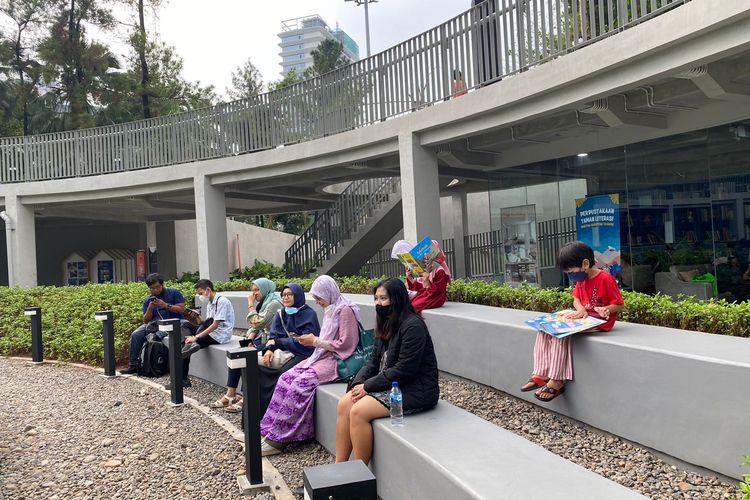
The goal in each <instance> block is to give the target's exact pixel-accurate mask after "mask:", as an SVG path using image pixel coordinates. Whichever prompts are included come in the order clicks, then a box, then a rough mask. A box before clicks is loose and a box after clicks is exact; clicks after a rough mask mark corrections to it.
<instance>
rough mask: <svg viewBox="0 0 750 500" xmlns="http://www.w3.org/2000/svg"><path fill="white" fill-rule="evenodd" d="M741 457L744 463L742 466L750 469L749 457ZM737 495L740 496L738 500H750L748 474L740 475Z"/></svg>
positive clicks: (749, 479)
mask: <svg viewBox="0 0 750 500" xmlns="http://www.w3.org/2000/svg"><path fill="white" fill-rule="evenodd" d="M743 457H744V458H745V461H744V462H743V463H742V465H744V466H745V467H750V455H743ZM739 493H740V494H741V495H742V497H741V499H740V500H750V473H747V474H743V475H742V481H740V489H739Z"/></svg>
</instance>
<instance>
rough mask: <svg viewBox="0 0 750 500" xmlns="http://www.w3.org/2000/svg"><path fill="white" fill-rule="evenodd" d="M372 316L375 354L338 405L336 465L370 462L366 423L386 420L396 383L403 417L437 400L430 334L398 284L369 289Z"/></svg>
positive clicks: (383, 283)
mask: <svg viewBox="0 0 750 500" xmlns="http://www.w3.org/2000/svg"><path fill="white" fill-rule="evenodd" d="M373 293H374V295H375V311H376V312H377V327H376V342H375V351H374V352H373V355H372V356H371V357H370V359H368V360H367V362H366V363H365V365H364V366H363V367H362V369H361V370H360V371H359V373H358V374H357V376H356V377H354V381H353V382H352V384H351V387H352V388H351V390H350V391H349V392H347V393H346V394H345V395H344V397H343V398H341V400H340V401H339V405H338V415H337V418H336V461H337V462H345V461H347V460H349V456H350V455H351V453H352V450H354V458H355V459H360V460H362V461H363V462H364V463H366V464H367V463H369V462H370V458H371V457H372V444H373V441H372V438H373V437H372V421H373V420H375V419H376V418H383V417H387V416H389V415H390V398H389V394H390V390H391V384H392V382H398V385H399V387H400V388H401V392H402V394H403V407H404V414H409V413H416V412H419V411H423V410H427V409H429V408H432V407H433V406H435V405H436V404H437V402H438V398H439V397H440V388H439V387H438V367H437V358H435V349H434V348H433V346H432V339H431V338H430V332H429V331H427V326H426V325H425V324H424V321H422V318H421V317H420V316H419V315H418V314H417V313H415V312H414V308H413V307H412V306H411V303H410V301H409V294H408V293H407V291H406V286H405V285H404V284H403V282H402V281H401V280H399V279H396V278H389V279H387V280H385V281H381V282H380V283H378V284H377V285H376V286H375V288H374V289H373Z"/></svg>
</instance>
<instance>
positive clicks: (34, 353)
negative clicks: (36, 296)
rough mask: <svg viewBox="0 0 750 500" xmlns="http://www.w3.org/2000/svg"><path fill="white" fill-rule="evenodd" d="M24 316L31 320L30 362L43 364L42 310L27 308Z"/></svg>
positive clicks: (39, 308)
mask: <svg viewBox="0 0 750 500" xmlns="http://www.w3.org/2000/svg"><path fill="white" fill-rule="evenodd" d="M23 314H24V316H28V317H29V319H30V320H31V362H32V363H34V364H41V363H44V349H43V346H42V308H41V307H27V308H26V309H25V310H24V311H23Z"/></svg>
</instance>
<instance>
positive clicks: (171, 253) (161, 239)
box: [149, 221, 179, 280]
mask: <svg viewBox="0 0 750 500" xmlns="http://www.w3.org/2000/svg"><path fill="white" fill-rule="evenodd" d="M149 224H151V223H150V222H149ZM174 231H175V223H174V221H164V222H157V223H156V224H154V232H155V233H156V234H155V235H154V236H155V238H156V241H155V242H154V248H156V267H157V269H158V273H159V274H160V275H161V276H162V277H163V278H165V279H168V280H170V279H174V278H179V276H177V247H176V244H175V232H174ZM150 246H151V245H149V247H150Z"/></svg>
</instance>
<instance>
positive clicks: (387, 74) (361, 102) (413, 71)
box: [0, 0, 689, 183]
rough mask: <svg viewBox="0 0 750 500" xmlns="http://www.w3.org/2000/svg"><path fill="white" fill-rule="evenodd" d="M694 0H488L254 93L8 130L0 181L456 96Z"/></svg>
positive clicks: (130, 166)
mask: <svg viewBox="0 0 750 500" xmlns="http://www.w3.org/2000/svg"><path fill="white" fill-rule="evenodd" d="M687 1H689V0H486V1H485V2H483V3H481V4H479V5H477V6H474V7H472V8H470V9H469V10H467V11H465V12H464V13H462V14H460V15H458V16H456V17H454V18H453V19H451V20H449V21H447V22H445V23H443V24H441V25H439V26H436V27H434V28H432V29H430V30H428V31H425V32H424V33H421V34H420V35H417V36H415V37H413V38H411V39H409V40H406V41H405V42H403V43H400V44H398V45H396V46H394V47H391V48H389V49H387V50H385V51H383V52H381V53H379V54H375V55H373V56H372V57H369V58H367V59H363V60H361V61H358V62H356V63H353V64H350V65H348V66H344V67H342V68H338V69H336V70H334V71H331V72H330V73H327V74H324V75H321V76H319V77H315V78H312V79H310V80H306V81H304V82H301V83H298V84H296V85H292V86H289V87H285V88H282V89H278V90H275V91H273V92H268V93H265V94H261V95H258V96H255V97H251V98H248V99H244V100H240V101H234V102H230V103H222V104H219V105H217V106H214V107H211V108H206V109H199V110H195V111H189V112H185V113H180V114H176V115H170V116H165V117H159V118H154V119H150V120H144V121H136V122H130V123H123V124H119V125H112V126H107V127H98V128H92V129H87V130H77V131H72V132H58V133H53V134H44V135H38V136H32V137H10V138H3V139H0V183H9V182H27V181H38V180H47V179H59V178H66V177H77V176H85V175H98V174H105V173H112V172H123V171H129V170H136V169H142V168H152V167H159V166H164V165H170V164H175V163H185V162H191V161H198V160H205V159H210V158H217V157H222V156H231V155H237V154H241V153H249V152H254V151H260V150H264V149H270V148H275V147H279V146H282V145H288V144H293V143H297V142H301V141H307V140H311V139H316V138H320V137H324V136H327V135H331V134H336V133H339V132H343V131H346V130H351V129H354V128H357V127H363V126H367V125H371V124H374V123H377V122H379V121H382V120H386V119H388V118H391V117H395V116H399V115H402V114H404V113H408V112H410V111H414V110H416V109H419V108H422V107H424V106H429V105H432V104H436V103H438V102H441V101H443V100H446V99H450V98H454V97H459V96H460V95H462V94H463V93H465V92H466V91H468V90H471V89H474V88H477V87H480V86H483V85H487V84H490V83H492V82H495V81H498V80H500V79H502V78H505V77H507V76H510V75H513V74H515V73H518V72H520V71H524V70H526V69H528V68H529V67H531V66H534V65H537V64H540V63H543V62H545V61H548V60H550V59H553V58H555V57H558V56H560V55H563V54H565V53H568V52H570V51H572V50H575V49H577V48H579V47H581V46H584V45H586V44H589V43H592V42H595V41H596V40H598V39H601V38H603V37H605V36H607V35H610V34H612V33H616V32H618V31H621V30H623V29H625V28H627V27H629V26H631V25H633V24H635V23H638V22H641V21H643V20H645V19H647V18H650V17H653V16H655V15H658V14H660V13H662V12H665V11H666V10H668V9H670V8H672V7H675V6H677V5H681V4H683V3H685V2H687Z"/></svg>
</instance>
